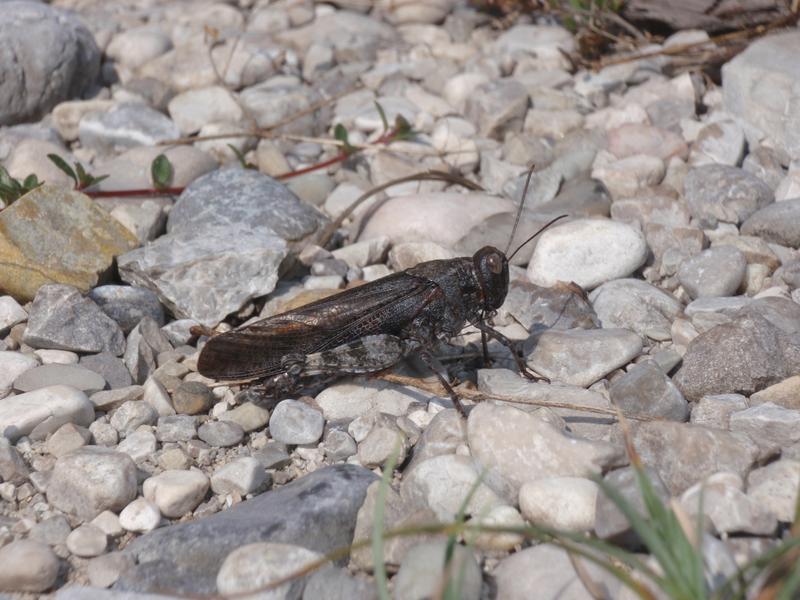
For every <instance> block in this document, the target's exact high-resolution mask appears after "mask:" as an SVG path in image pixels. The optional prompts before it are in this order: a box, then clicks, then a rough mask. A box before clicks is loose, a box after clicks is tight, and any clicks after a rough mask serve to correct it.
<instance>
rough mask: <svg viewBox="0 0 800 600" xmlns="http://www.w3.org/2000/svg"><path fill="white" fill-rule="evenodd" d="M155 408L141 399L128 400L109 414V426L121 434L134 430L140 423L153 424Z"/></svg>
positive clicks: (155, 418)
mask: <svg viewBox="0 0 800 600" xmlns="http://www.w3.org/2000/svg"><path fill="white" fill-rule="evenodd" d="M157 420H158V413H157V412H156V409H155V408H153V407H152V406H150V405H149V404H148V403H147V402H145V401H143V400H130V401H128V402H126V403H125V404H123V405H122V406H120V407H119V408H118V409H116V410H115V411H114V412H113V413H112V414H111V419H110V420H109V422H110V423H111V426H112V427H114V429H116V430H117V431H119V432H120V433H122V434H127V433H130V432H132V431H135V430H136V429H137V428H138V427H140V426H141V425H155V423H156V421H157Z"/></svg>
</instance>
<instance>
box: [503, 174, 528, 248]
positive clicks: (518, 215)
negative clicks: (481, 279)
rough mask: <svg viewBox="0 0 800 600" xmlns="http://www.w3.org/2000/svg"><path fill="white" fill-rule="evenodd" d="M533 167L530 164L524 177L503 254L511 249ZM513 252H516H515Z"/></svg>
mask: <svg viewBox="0 0 800 600" xmlns="http://www.w3.org/2000/svg"><path fill="white" fill-rule="evenodd" d="M535 168H536V165H535V164H532V165H531V166H530V168H529V169H528V177H527V178H526V179H525V187H524V188H523V189H522V198H521V199H520V201H519V208H518V209H517V217H516V219H514V227H512V228H511V237H510V238H508V245H507V246H506V251H505V252H504V253H503V254H508V251H509V250H511V242H513V241H514V236H515V235H516V234H517V226H518V225H519V220H520V218H521V217H522V208H523V207H524V206H525V199H526V198H527V197H528V186H529V185H530V184H531V177H533V170H534V169H535ZM526 243H527V242H526ZM514 254H516V252H515V253H514ZM512 256H513V255H512Z"/></svg>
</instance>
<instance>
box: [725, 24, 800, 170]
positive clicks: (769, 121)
mask: <svg viewBox="0 0 800 600" xmlns="http://www.w3.org/2000/svg"><path fill="white" fill-rule="evenodd" d="M798 37H800V34H798V33H797V32H796V31H788V32H786V33H779V34H775V35H770V36H767V37H765V38H763V39H760V40H757V41H756V42H755V43H753V44H750V45H749V46H748V47H747V49H746V50H745V51H744V52H742V53H741V54H739V55H738V56H736V58H734V59H733V60H731V61H730V62H728V63H727V64H725V65H723V69H722V83H723V85H722V91H723V98H724V100H725V107H726V108H727V109H728V110H729V111H730V112H732V113H733V114H735V115H737V116H738V117H740V118H742V119H744V120H745V121H746V122H748V123H749V124H750V125H752V126H754V127H756V128H758V129H759V130H760V131H762V132H763V133H765V134H766V135H767V136H768V137H769V138H770V140H772V141H773V142H774V143H775V144H776V146H777V147H778V148H780V149H781V150H783V151H784V152H787V153H788V154H789V155H790V156H792V157H794V158H797V157H800V137H798V133H797V132H798V131H800V116H798V115H800V111H798V106H800V95H798V92H797V81H798V80H800V67H798V64H797V61H796V60H795V59H796V52H797V43H798Z"/></svg>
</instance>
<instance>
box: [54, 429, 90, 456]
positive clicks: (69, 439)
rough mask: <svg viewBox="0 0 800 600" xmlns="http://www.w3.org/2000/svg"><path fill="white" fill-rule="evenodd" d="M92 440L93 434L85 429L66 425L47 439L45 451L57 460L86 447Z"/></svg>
mask: <svg viewBox="0 0 800 600" xmlns="http://www.w3.org/2000/svg"><path fill="white" fill-rule="evenodd" d="M91 439H92V433H91V431H89V430H88V429H86V428H85V427H80V426H79V425H75V424H74V423H65V424H64V425H62V426H61V427H59V428H58V430H56V431H55V432H54V433H53V435H51V436H50V437H49V438H47V443H46V444H45V449H46V450H47V452H48V454H52V455H53V456H55V457H56V458H58V457H60V456H63V455H65V454H67V453H69V452H72V451H73V450H76V449H78V448H82V447H83V446H86V445H87V444H88V443H89V442H90V441H91Z"/></svg>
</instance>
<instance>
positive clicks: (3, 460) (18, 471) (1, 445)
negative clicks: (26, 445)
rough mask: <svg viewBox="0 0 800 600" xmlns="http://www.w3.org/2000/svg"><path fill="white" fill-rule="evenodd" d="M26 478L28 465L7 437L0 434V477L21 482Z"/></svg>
mask: <svg viewBox="0 0 800 600" xmlns="http://www.w3.org/2000/svg"><path fill="white" fill-rule="evenodd" d="M27 478H28V466H27V465H26V464H25V461H24V460H23V458H22V456H20V453H19V451H18V450H17V449H16V448H15V447H14V446H12V445H11V442H10V441H9V440H8V438H6V437H4V436H0V479H2V480H3V481H5V482H9V483H14V484H21V483H24V482H25V480H26V479H27Z"/></svg>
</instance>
